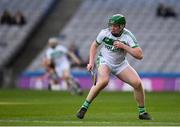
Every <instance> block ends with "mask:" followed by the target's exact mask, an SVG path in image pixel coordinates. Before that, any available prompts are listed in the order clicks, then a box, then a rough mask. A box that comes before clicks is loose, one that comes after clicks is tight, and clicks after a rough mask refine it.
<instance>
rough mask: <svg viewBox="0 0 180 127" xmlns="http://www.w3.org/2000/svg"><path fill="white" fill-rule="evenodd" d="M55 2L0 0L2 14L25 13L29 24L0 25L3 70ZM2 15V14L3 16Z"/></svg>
mask: <svg viewBox="0 0 180 127" xmlns="http://www.w3.org/2000/svg"><path fill="white" fill-rule="evenodd" d="M54 2H55V0H23V1H21V0H0V14H1V13H2V12H3V10H6V9H7V10H9V11H10V13H11V14H14V13H15V12H16V11H17V10H20V11H21V12H23V14H24V15H25V17H26V20H27V24H25V25H24V26H17V25H7V24H1V25H0V59H1V60H0V67H1V68H2V67H3V66H4V65H5V64H7V63H8V62H9V60H10V59H11V58H12V57H13V56H14V55H15V54H16V52H17V51H18V50H19V49H20V48H21V46H22V45H24V44H25V43H26V38H27V37H28V36H29V35H30V34H31V32H32V31H33V30H34V28H35V27H37V25H38V23H39V22H40V21H41V20H42V19H43V17H44V16H45V15H46V14H47V12H48V10H49V8H50V7H51V6H52V4H53V3H54ZM1 15H2V14H1Z"/></svg>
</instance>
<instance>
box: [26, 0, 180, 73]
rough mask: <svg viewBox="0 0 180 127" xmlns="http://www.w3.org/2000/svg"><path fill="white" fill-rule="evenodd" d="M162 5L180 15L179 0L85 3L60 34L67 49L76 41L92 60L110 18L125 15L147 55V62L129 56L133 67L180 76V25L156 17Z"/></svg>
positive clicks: (34, 66) (34, 65)
mask: <svg viewBox="0 0 180 127" xmlns="http://www.w3.org/2000/svg"><path fill="white" fill-rule="evenodd" d="M160 2H164V3H165V4H168V5H171V6H173V7H174V8H175V10H176V11H177V12H180V1H179V0H168V1H167V0H163V1H162V0H148V1H147V0H136V1H134V0H85V1H84V2H83V3H82V5H81V6H80V8H79V10H78V11H77V12H76V13H75V15H74V16H73V17H72V19H71V21H70V22H68V24H67V25H66V27H64V29H63V30H62V31H61V32H60V34H62V35H65V36H66V38H65V39H62V40H61V41H62V43H63V44H64V45H66V46H68V45H69V42H71V41H72V40H75V43H76V44H77V46H79V49H80V54H81V55H82V58H83V59H84V60H88V52H89V51H88V50H87V49H89V46H90V44H91V42H92V41H93V40H94V39H95V38H96V36H97V34H98V32H99V31H100V30H101V29H102V28H106V27H107V23H108V17H110V16H111V15H113V14H116V13H122V14H123V15H125V17H126V19H127V26H126V27H127V28H128V29H129V30H131V31H132V32H133V33H134V34H135V36H136V38H137V40H138V42H139V44H140V46H141V47H142V49H143V51H144V59H143V60H142V61H137V60H135V59H133V58H132V57H129V56H128V59H129V61H130V64H131V65H132V66H133V67H134V68H135V69H136V70H137V71H138V72H160V73H176V72H180V55H179V54H180V50H179V49H180V36H179V33H180V22H179V17H178V18H162V17H157V16H156V8H157V6H158V4H159V3H160ZM42 56H43V55H42V54H40V55H39V57H38V58H37V59H36V60H35V61H34V62H33V63H32V65H31V66H30V67H29V70H34V69H37V67H38V63H39V62H40V58H41V57H42Z"/></svg>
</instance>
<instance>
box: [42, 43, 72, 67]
mask: <svg viewBox="0 0 180 127" xmlns="http://www.w3.org/2000/svg"><path fill="white" fill-rule="evenodd" d="M67 52H68V50H67V49H66V48H65V47H64V46H61V45H58V46H56V47H55V48H54V49H53V48H48V49H47V51H46V58H48V59H51V60H52V61H53V62H54V63H55V65H56V66H59V65H62V63H64V62H66V63H69V61H68V58H67Z"/></svg>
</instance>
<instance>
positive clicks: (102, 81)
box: [100, 79, 109, 86]
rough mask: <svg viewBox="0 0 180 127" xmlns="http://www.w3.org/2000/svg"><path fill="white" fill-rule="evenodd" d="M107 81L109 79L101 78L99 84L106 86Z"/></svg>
mask: <svg viewBox="0 0 180 127" xmlns="http://www.w3.org/2000/svg"><path fill="white" fill-rule="evenodd" d="M108 82H109V79H101V81H100V84H102V85H103V86H106V85H107V84H108Z"/></svg>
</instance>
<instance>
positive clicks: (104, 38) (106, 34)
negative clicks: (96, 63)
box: [96, 28, 138, 65]
mask: <svg viewBox="0 0 180 127" xmlns="http://www.w3.org/2000/svg"><path fill="white" fill-rule="evenodd" d="M115 40H119V41H121V42H123V43H124V44H126V45H128V46H130V47H132V48H135V47H138V43H137V40H136V38H135V36H134V35H133V34H132V33H131V32H130V31H129V30H127V29H125V28H124V30H123V32H122V34H121V36H120V37H115V36H113V35H112V34H111V31H110V30H109V29H108V28H107V29H103V30H101V32H100V33H99V34H98V36H97V38H96V43H97V44H99V45H100V44H102V45H103V46H102V48H101V49H100V54H99V56H101V57H103V58H104V60H105V61H106V62H107V63H109V64H112V65H117V64H121V63H122V62H123V61H124V60H125V59H126V52H125V51H124V50H123V49H116V48H114V46H113V42H114V41H115Z"/></svg>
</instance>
